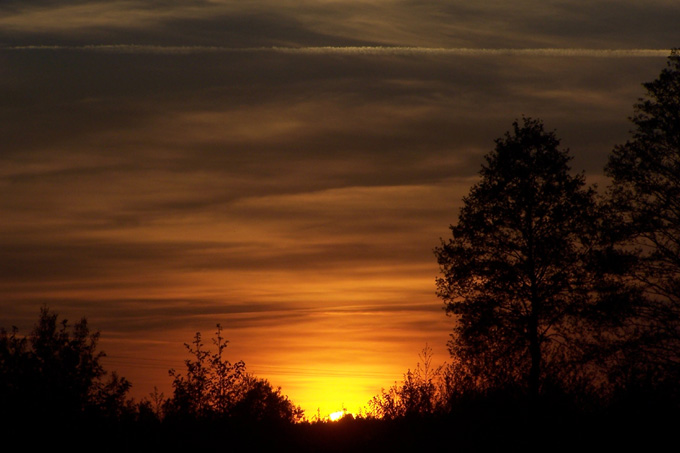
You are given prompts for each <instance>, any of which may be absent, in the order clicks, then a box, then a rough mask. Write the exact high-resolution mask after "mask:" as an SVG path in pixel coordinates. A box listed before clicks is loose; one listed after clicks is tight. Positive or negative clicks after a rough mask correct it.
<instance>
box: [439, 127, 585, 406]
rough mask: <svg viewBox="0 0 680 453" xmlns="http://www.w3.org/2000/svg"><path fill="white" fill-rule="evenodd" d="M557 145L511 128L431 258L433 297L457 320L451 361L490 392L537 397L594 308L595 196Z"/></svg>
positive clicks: (568, 357)
mask: <svg viewBox="0 0 680 453" xmlns="http://www.w3.org/2000/svg"><path fill="white" fill-rule="evenodd" d="M558 146H559V140H558V139H557V138H556V137H555V134H554V133H553V132H546V131H544V129H543V124H542V123H541V122H540V121H538V120H533V119H528V118H525V119H524V120H523V123H522V124H519V123H517V122H515V123H514V124H513V130H512V132H508V133H506V135H505V137H503V138H502V139H498V140H496V148H495V150H494V151H493V152H491V153H490V154H488V155H487V156H486V165H484V166H482V170H481V181H480V182H479V183H478V184H476V185H475V186H474V187H473V188H472V189H471V190H470V194H469V195H468V196H467V197H466V198H465V199H464V206H463V208H462V210H461V212H460V216H459V220H458V223H457V225H455V226H452V227H451V230H452V233H453V238H452V239H450V240H449V241H447V242H444V241H442V245H441V246H440V247H438V248H437V249H436V250H435V252H436V255H437V259H438V262H439V265H440V269H441V274H442V275H441V277H439V278H438V279H437V289H438V295H439V297H440V298H442V300H443V301H444V302H445V307H446V311H447V313H448V314H452V315H455V316H456V320H457V324H456V326H455V327H454V334H453V336H452V340H451V343H450V351H451V354H452V355H453V357H454V358H455V360H457V361H460V362H461V363H462V364H464V368H465V369H466V370H467V372H469V373H471V374H472V375H473V376H476V377H477V378H478V379H480V380H481V382H480V384H482V385H484V386H487V387H488V388H501V387H514V386H519V387H520V388H525V389H527V390H528V392H529V393H530V394H532V395H538V393H539V392H540V390H541V388H542V386H543V385H545V384H546V382H547V381H548V380H550V379H559V378H560V376H561V375H563V374H564V372H565V370H566V368H567V367H569V366H570V363H571V362H572V361H573V360H574V359H575V357H574V354H575V353H576V349H575V347H574V346H575V343H574V341H575V340H574V337H575V335H579V334H580V333H582V332H580V331H579V330H580V326H579V324H580V323H581V322H582V319H581V318H582V317H583V313H584V311H585V310H587V308H588V306H589V305H590V304H591V303H592V300H591V297H590V290H591V277H592V276H591V273H590V270H589V269H588V266H587V263H588V262H589V254H590V253H591V251H592V250H593V249H594V248H595V246H596V241H597V233H596V226H597V221H598V210H597V204H596V202H595V192H594V190H593V189H590V188H586V187H585V182H584V178H583V175H571V174H570V168H569V165H568V162H569V160H570V157H569V155H568V153H567V151H563V150H560V149H558ZM555 374H556V375H558V376H555Z"/></svg>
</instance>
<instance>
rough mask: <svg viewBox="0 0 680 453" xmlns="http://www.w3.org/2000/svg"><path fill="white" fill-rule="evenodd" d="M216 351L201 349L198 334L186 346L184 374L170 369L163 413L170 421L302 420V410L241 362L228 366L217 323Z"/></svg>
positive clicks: (224, 346) (219, 327) (220, 328)
mask: <svg viewBox="0 0 680 453" xmlns="http://www.w3.org/2000/svg"><path fill="white" fill-rule="evenodd" d="M212 342H213V345H214V346H215V347H216V352H211V351H210V350H207V349H205V348H204V344H203V341H202V338H201V333H200V332H197V333H196V335H195V336H194V340H193V341H192V343H191V344H187V343H185V345H184V346H185V347H186V348H187V350H188V351H189V353H190V354H191V355H192V359H187V360H185V365H186V374H185V375H182V374H181V373H178V372H177V371H175V370H174V369H173V370H170V376H172V377H173V383H172V386H173V389H174V394H173V397H172V398H171V399H169V400H167V401H166V404H165V407H164V411H163V412H165V413H166V415H168V416H170V417H171V418H172V417H174V418H178V417H179V418H182V419H187V418H188V419H193V420H207V419H227V418H240V419H247V420H248V421H264V420H267V421H286V422H296V421H299V420H300V419H302V415H303V411H302V409H300V408H299V407H297V406H295V405H293V403H292V402H291V401H290V400H289V399H288V398H287V397H286V396H284V395H282V394H281V389H280V388H277V389H274V388H273V387H272V386H271V384H270V383H269V382H268V381H267V380H265V379H258V378H256V377H254V376H252V375H250V374H248V373H247V372H246V366H245V363H244V362H243V361H239V362H236V363H233V364H232V363H231V362H230V361H229V360H227V359H226V357H225V355H226V354H225V350H226V348H227V344H228V341H227V340H226V339H225V338H224V337H223V336H222V327H221V326H220V325H219V324H217V331H216V332H215V337H214V338H213V339H212Z"/></svg>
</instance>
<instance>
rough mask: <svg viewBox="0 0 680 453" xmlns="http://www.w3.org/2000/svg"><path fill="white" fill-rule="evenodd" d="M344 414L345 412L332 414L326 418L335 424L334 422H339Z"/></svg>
mask: <svg viewBox="0 0 680 453" xmlns="http://www.w3.org/2000/svg"><path fill="white" fill-rule="evenodd" d="M346 413H347V412H345V411H337V412H333V413H332V414H329V415H328V418H329V419H330V421H332V422H336V421H338V420H340V419H341V418H342V417H343V416H344V415H345V414H346Z"/></svg>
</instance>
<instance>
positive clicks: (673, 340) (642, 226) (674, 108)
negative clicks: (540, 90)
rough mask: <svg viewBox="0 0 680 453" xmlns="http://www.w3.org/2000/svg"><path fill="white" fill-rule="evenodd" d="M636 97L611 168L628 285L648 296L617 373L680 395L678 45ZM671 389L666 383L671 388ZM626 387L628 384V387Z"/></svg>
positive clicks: (624, 381)
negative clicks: (629, 123) (630, 125)
mask: <svg viewBox="0 0 680 453" xmlns="http://www.w3.org/2000/svg"><path fill="white" fill-rule="evenodd" d="M644 87H645V89H646V91H647V95H646V97H645V98H644V99H640V100H639V102H638V103H637V104H635V114H634V115H633V117H632V118H631V120H632V122H633V124H634V125H635V130H634V131H633V132H632V138H631V139H630V140H628V141H627V142H626V143H625V144H623V145H619V146H617V147H616V148H614V151H613V152H612V154H611V156H610V159H609V163H608V165H607V168H606V171H607V174H608V175H609V176H610V177H611V178H612V185H611V187H610V191H609V195H610V207H611V209H612V211H614V212H616V213H617V214H618V228H617V234H618V236H617V238H616V239H617V240H618V244H617V245H618V248H619V250H621V251H625V252H626V253H628V255H629V256H630V257H631V258H632V259H634V262H633V263H632V266H630V269H631V271H630V272H628V273H627V276H628V277H629V278H628V280H627V282H626V283H627V284H628V285H629V286H630V287H631V288H634V289H636V290H638V291H639V292H641V293H642V294H643V295H644V297H645V298H646V299H645V301H644V302H645V303H644V304H641V305H639V306H638V307H636V309H637V314H636V317H635V318H634V321H635V322H634V323H631V324H630V325H629V326H628V331H629V333H630V336H631V338H632V339H633V340H634V342H633V343H632V344H628V345H626V346H627V349H626V350H625V354H624V355H623V356H621V357H620V358H619V359H620V363H618V364H615V365H617V366H614V367H612V371H614V372H615V374H614V375H613V377H614V378H615V380H616V381H617V382H618V383H619V385H622V386H624V387H628V388H635V387H638V388H639V389H641V387H645V388H647V389H648V390H650V389H653V388H655V387H662V388H663V387H669V386H670V388H674V389H675V390H674V391H673V393H674V395H675V397H676V398H678V397H680V394H679V393H678V391H677V390H678V389H677V382H678V380H679V379H680V51H678V50H677V49H675V50H674V51H673V52H672V53H671V55H670V57H669V58H668V62H667V67H666V68H665V69H663V70H662V71H661V74H660V75H659V77H658V78H657V79H656V80H654V81H652V82H649V83H645V84H644ZM643 383H644V384H643ZM666 390H668V388H667V389H666ZM626 391H627V390H626Z"/></svg>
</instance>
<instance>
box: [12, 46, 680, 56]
mask: <svg viewBox="0 0 680 453" xmlns="http://www.w3.org/2000/svg"><path fill="white" fill-rule="evenodd" d="M0 50H15V51H21V50H24V51H26V50H53V51H82V52H107V53H122V54H126V53H135V54H136V53H140V54H144V53H146V54H179V55H181V54H200V53H276V54H292V55H348V56H351V55H359V56H360V55H375V56H380V55H395V56H410V55H413V56H417V55H423V56H427V55H433V56H437V55H441V56H447V55H451V56H482V57H483V56H491V57H493V56H529V57H532V56H533V57H592V58H630V57H666V56H668V55H669V54H670V49H566V48H548V49H480V48H445V47H404V46H402V47H397V46H395V47H392V46H346V47H342V46H332V47H331V46H321V47H240V48H237V47H221V46H153V45H138V44H112V45H84V46H49V45H32V46H7V47H0Z"/></svg>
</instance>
